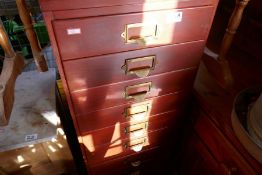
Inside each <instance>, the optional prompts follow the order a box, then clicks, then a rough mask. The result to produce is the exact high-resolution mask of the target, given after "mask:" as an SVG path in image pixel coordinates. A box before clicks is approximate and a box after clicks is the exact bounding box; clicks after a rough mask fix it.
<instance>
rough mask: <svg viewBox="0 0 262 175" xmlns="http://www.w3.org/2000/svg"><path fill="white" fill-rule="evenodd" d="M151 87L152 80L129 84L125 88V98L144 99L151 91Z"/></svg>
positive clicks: (137, 100) (138, 100)
mask: <svg viewBox="0 0 262 175" xmlns="http://www.w3.org/2000/svg"><path fill="white" fill-rule="evenodd" d="M151 87H152V83H151V82H148V83H141V84H137V85H132V86H128V87H126V89H125V98H126V99H134V100H135V101H136V102H140V101H143V100H144V99H145V98H146V95H147V93H148V92H150V90H151Z"/></svg>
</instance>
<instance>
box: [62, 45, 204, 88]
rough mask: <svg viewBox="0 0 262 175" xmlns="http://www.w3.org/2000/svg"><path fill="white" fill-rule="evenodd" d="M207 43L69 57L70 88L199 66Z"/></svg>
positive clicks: (67, 62) (66, 68)
mask: <svg viewBox="0 0 262 175" xmlns="http://www.w3.org/2000/svg"><path fill="white" fill-rule="evenodd" d="M204 45H205V43H204V41H195V42H190V43H183V44H177V45H167V46H162V47H157V48H148V49H143V50H139V51H130V52H122V53H117V54H109V55H104V56H97V57H90V58H84V59H77V60H69V61H65V62H63V66H64V70H65V74H66V79H67V81H68V82H70V83H69V88H70V89H71V90H72V91H74V90H80V89H86V88H92V87H95V86H101V85H105V84H110V83H116V82H121V81H126V80H131V79H137V78H140V77H146V76H150V75H156V74H160V73H164V72H170V71H174V70H179V69H185V68H190V67H196V66H198V64H199V61H200V58H201V56H202V50H203V48H204ZM188 50H190V52H188Z"/></svg>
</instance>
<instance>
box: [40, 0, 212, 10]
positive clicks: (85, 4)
mask: <svg viewBox="0 0 262 175" xmlns="http://www.w3.org/2000/svg"><path fill="white" fill-rule="evenodd" d="M159 1H162V0H146V1H145V0H99V1H97V0H74V1H72V0H52V1H50V0H40V4H41V9H42V10H43V11H50V10H72V9H82V8H91V7H105V6H115V5H130V4H144V3H145V2H159ZM166 1H168V0H166ZM173 1H174V3H175V4H177V5H176V6H177V7H191V6H200V5H209V4H212V3H213V2H214V1H213V0H173ZM171 2H172V1H171Z"/></svg>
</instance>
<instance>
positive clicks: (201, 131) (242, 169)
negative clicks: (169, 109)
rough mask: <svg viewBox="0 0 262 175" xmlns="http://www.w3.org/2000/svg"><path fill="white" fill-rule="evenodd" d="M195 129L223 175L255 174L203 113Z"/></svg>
mask: <svg viewBox="0 0 262 175" xmlns="http://www.w3.org/2000/svg"><path fill="white" fill-rule="evenodd" d="M195 129H196V132H197V134H198V135H199V136H200V138H201V139H202V140H203V142H205V144H206V145H207V146H208V148H209V149H210V151H211V153H212V154H213V155H214V157H215V158H216V160H217V161H218V162H219V164H220V167H221V169H223V170H224V174H233V175H256V174H257V173H256V172H254V170H253V169H252V168H251V167H250V165H249V164H248V163H247V162H246V161H245V159H244V158H243V157H242V156H241V154H240V153H239V152H238V151H237V150H235V149H234V147H233V146H232V145H231V143H230V142H228V141H227V140H226V138H225V137H224V136H223V135H222V133H221V132H220V131H219V130H218V129H217V128H216V126H215V125H214V124H213V123H212V122H211V121H210V120H209V119H208V117H207V116H206V115H205V114H204V113H202V114H201V117H200V118H199V120H198V121H197V124H196V126H195Z"/></svg>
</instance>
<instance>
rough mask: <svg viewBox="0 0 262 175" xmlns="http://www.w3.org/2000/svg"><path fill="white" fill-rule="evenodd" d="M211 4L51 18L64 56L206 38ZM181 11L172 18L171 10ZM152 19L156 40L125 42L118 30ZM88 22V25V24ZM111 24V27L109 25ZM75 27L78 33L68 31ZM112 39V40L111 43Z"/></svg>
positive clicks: (104, 52)
mask: <svg viewBox="0 0 262 175" xmlns="http://www.w3.org/2000/svg"><path fill="white" fill-rule="evenodd" d="M213 10H214V7H213V6H211V7H210V6H208V7H201V8H194V9H181V10H163V11H155V12H145V13H135V14H126V15H114V16H103V17H94V18H83V19H69V20H57V21H54V22H53V27H54V31H55V34H56V39H57V41H58V43H59V44H58V47H59V50H60V54H61V57H62V59H63V60H68V59H74V58H81V57H88V56H96V55H102V54H109V53H115V52H122V51H130V50H136V49H142V48H146V47H154V46H159V45H165V44H174V43H182V42H188V41H194V40H201V39H205V38H206V35H207V33H208V31H209V27H210V23H211V20H212V16H211V15H207V14H211V13H212V11H213ZM175 12H182V13H183V14H182V21H181V22H174V21H173V18H174V13H175ZM149 21H151V22H152V21H154V22H153V23H157V25H158V26H157V27H158V31H159V34H158V37H157V38H158V39H157V41H156V42H155V44H148V45H146V46H142V45H139V44H125V41H124V39H123V38H122V37H121V34H122V33H123V32H124V30H125V25H126V24H134V23H145V22H149ZM87 26H88V27H87ZM109 26H110V27H109ZM71 29H77V30H78V32H80V34H74V35H68V30H71ZM112 43H113V44H112Z"/></svg>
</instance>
